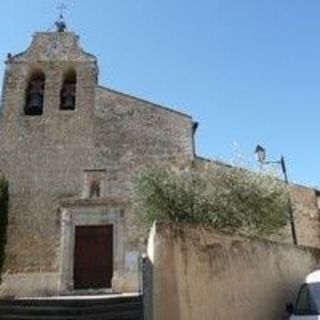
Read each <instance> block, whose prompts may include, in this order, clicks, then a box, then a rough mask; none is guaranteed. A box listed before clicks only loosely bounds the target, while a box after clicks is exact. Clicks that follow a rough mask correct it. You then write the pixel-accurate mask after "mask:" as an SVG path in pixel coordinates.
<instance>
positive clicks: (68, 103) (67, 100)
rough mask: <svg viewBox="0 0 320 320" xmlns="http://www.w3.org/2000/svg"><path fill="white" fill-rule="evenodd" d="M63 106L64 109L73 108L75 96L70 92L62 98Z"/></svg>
mask: <svg viewBox="0 0 320 320" xmlns="http://www.w3.org/2000/svg"><path fill="white" fill-rule="evenodd" d="M63 100H64V101H63V108H64V109H74V105H75V98H74V96H73V95H72V94H68V95H66V96H65V97H64V99H63Z"/></svg>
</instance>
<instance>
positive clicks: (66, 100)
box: [60, 70, 77, 110]
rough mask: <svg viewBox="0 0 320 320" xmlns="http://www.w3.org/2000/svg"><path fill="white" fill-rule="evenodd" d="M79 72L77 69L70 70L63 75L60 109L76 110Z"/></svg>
mask: <svg viewBox="0 0 320 320" xmlns="http://www.w3.org/2000/svg"><path fill="white" fill-rule="evenodd" d="M76 87H77V74H76V71H75V70H68V71H67V72H66V73H65V74H64V77H63V83H62V88H61V91H60V110H75V108H76Z"/></svg>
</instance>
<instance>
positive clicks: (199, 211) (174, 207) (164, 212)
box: [132, 166, 289, 236]
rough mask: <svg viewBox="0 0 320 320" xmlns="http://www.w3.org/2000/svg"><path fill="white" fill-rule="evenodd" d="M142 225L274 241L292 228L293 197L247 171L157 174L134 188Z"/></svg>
mask: <svg viewBox="0 0 320 320" xmlns="http://www.w3.org/2000/svg"><path fill="white" fill-rule="evenodd" d="M132 196H133V203H134V209H135V212H136V214H137V217H138V219H139V221H140V222H142V223H144V224H145V225H150V224H152V223H153V222H154V221H157V222H160V223H165V224H189V225H200V226H204V227H213V228H216V229H219V230H225V231H230V232H239V233H243V234H247V235H257V236H259V235H270V234H274V233H276V232H278V231H279V230H280V229H281V228H282V227H283V226H285V225H286V224H287V222H288V219H289V217H288V206H287V204H288V191H287V190H286V186H285V185H284V184H283V183H282V182H281V181H280V180H279V179H277V178H276V177H274V176H271V175H268V174H260V173H256V172H252V171H248V170H246V169H242V168H236V167H225V166H212V167H205V168H203V169H202V170H199V171H195V170H191V169H190V170H182V171H178V170H173V169H171V170H169V169H160V168H151V169H147V170H145V171H143V172H141V173H140V174H139V175H138V177H137V178H136V180H135V183H134V188H133V194H132Z"/></svg>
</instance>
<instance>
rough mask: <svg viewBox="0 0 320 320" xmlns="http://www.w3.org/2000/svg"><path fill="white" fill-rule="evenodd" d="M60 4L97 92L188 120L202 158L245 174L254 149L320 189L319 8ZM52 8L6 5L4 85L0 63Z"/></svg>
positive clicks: (27, 0)
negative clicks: (239, 167)
mask: <svg viewBox="0 0 320 320" xmlns="http://www.w3.org/2000/svg"><path fill="white" fill-rule="evenodd" d="M65 2H66V4H67V5H68V6H69V10H68V11H67V13H66V20H67V23H68V26H69V28H70V29H71V30H72V31H74V32H76V33H78V34H79V35H80V38H81V43H82V46H83V47H84V48H85V49H86V50H87V51H89V52H91V53H93V54H95V55H96V56H97V57H98V59H99V66H100V83H101V84H103V85H105V86H108V87H111V88H114V89H116V90H119V91H124V92H127V93H129V94H133V95H136V96H139V97H142V98H145V99H148V100H151V101H153V102H156V103H159V104H163V105H165V106H168V107H174V108H176V109H178V110H181V111H184V112H186V113H189V114H190V115H192V116H193V118H194V120H195V121H199V122H200V126H199V129H198V133H197V152H198V154H199V155H202V156H205V157H210V158H217V159H220V160H227V161H230V160H235V159H238V158H239V154H241V155H242V157H243V158H244V159H245V161H248V162H250V163H251V164H252V163H254V159H253V150H254V148H255V146H256V144H257V143H259V144H262V145H264V146H265V147H266V148H267V150H268V155H269V157H270V158H272V159H278V158H279V157H280V155H281V154H283V155H284V156H285V158H286V161H287V166H288V171H289V177H290V179H291V180H293V181H295V182H297V183H301V184H307V185H309V186H320V172H319V170H318V164H320V150H319V149H318V145H319V143H318V141H319V140H320V133H319V132H318V127H319V120H320V90H319V89H320V19H319V17H320V1H319V0H307V1H306V0H241V1H239V0H157V1H156V0H90V1H83V0H82V1H71V0H70V1H65ZM57 4H58V1H54V0H10V1H3V3H2V4H1V11H0V59H1V66H0V77H1V78H2V75H3V69H4V68H3V60H4V59H5V57H6V54H7V53H8V52H11V53H18V52H20V51H22V50H24V49H25V48H26V47H27V46H28V45H29V43H30V40H31V35H32V33H33V32H35V31H46V30H48V29H49V28H50V27H51V26H52V25H53V23H54V21H55V19H56V17H57V10H56V7H57ZM237 161H240V160H235V162H237Z"/></svg>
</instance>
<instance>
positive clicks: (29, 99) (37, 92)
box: [24, 69, 46, 116]
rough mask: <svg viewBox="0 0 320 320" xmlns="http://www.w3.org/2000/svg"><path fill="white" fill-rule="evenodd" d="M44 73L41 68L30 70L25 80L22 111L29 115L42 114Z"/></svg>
mask: <svg viewBox="0 0 320 320" xmlns="http://www.w3.org/2000/svg"><path fill="white" fill-rule="evenodd" d="M45 79H46V77H45V74H44V72H43V71H42V70H41V69H35V70H32V72H31V73H30V76H29V79H28V81H27V87H26V96H25V106H24V113H25V114H26V115H29V116H39V115H42V114H43V101H44V90H45Z"/></svg>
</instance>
